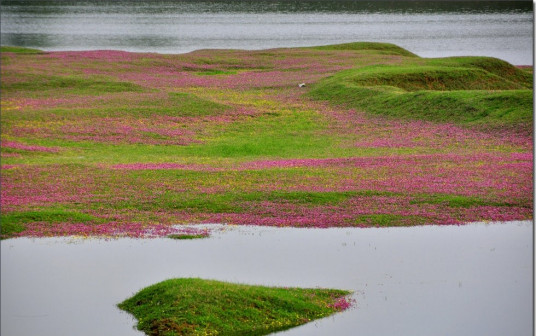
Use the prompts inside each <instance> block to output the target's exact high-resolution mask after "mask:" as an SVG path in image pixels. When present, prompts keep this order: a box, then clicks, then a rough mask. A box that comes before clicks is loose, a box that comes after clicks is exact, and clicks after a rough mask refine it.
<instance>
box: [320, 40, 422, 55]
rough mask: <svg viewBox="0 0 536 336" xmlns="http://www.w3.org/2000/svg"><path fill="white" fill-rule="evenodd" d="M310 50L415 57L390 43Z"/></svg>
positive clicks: (360, 43)
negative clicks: (348, 51)
mask: <svg viewBox="0 0 536 336" xmlns="http://www.w3.org/2000/svg"><path fill="white" fill-rule="evenodd" d="M310 49H316V50H354V51H374V53H376V54H390V55H400V56H408V57H417V55H415V54H414V53H411V52H409V51H407V50H406V49H404V48H401V47H399V46H397V45H394V44H391V43H377V42H353V43H343V44H332V45H327V46H315V47H310Z"/></svg>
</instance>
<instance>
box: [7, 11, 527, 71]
mask: <svg viewBox="0 0 536 336" xmlns="http://www.w3.org/2000/svg"><path fill="white" fill-rule="evenodd" d="M1 9H2V11H1V43H2V45H16V46H26V47H34V48H40V49H44V50H95V49H119V50H127V51H140V52H159V53H185V52H189V51H193V50H197V49H207V48H211V49H221V48H224V49H229V48H234V49H249V50H253V49H266V48H276V47H296V46H311V45H326V44H335V43H345V42H355V41H377V42H391V43H395V44H397V45H400V46H401V47H404V48H406V49H408V50H410V51H412V52H414V53H416V54H418V55H419V56H422V57H445V56H456V55H481V56H493V57H498V58H501V59H504V60H506V61H508V62H510V63H512V64H520V65H530V64H532V62H533V60H532V58H533V57H532V51H533V44H532V43H533V26H532V23H533V12H532V3H531V2H528V1H524V2H512V1H510V2H383V1H382V2H367V1H349V0H317V1H312V0H302V1H291V0H272V1H267V0H259V1H247V0H242V1H230V0H228V1H186V0H183V1H170V0H164V1H150V0H137V1H136V0H131V1H101V0H87V1H68V0H53V1H46V2H43V1H42V0H27V1H2V8H1Z"/></svg>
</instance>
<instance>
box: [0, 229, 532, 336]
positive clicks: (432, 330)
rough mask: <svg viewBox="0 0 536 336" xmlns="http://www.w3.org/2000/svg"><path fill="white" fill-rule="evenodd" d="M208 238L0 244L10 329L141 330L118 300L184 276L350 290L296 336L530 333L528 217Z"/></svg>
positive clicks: (29, 332) (9, 332)
mask: <svg viewBox="0 0 536 336" xmlns="http://www.w3.org/2000/svg"><path fill="white" fill-rule="evenodd" d="M217 227H218V229H215V230H214V231H213V234H212V236H211V237H210V238H207V239H201V240H192V241H185V240H172V239H165V238H161V239H145V240H144V239H138V240H135V239H116V240H102V239H101V240H98V239H90V240H82V239H73V238H45V239H28V238H17V239H9V240H5V241H2V243H1V265H2V272H1V320H2V324H1V334H2V335H3V336H33V335H40V336H62V335H65V336H68V335H77V336H86V335H87V336H95V335H115V336H128V335H132V336H134V335H142V334H141V333H139V332H138V331H136V330H134V329H133V326H134V325H135V321H134V320H133V319H132V317H131V316H130V315H129V314H127V313H124V312H122V311H120V310H119V309H118V308H116V306H115V305H116V304H117V303H119V302H121V301H123V300H125V299H126V298H128V297H130V296H132V295H133V294H134V293H135V292H137V291H138V290H140V289H142V288H144V287H146V286H149V285H152V284H155V283H157V282H160V281H163V280H165V279H169V278H177V277H200V278H205V279H216V280H222V281H230V282H235V283H248V284H258V285H270V286H288V287H292V286H299V287H325V288H340V289H349V290H352V291H354V294H353V299H354V300H355V304H354V306H353V308H350V309H349V310H347V311H345V312H343V313H339V314H335V315H333V316H332V317H328V318H325V319H322V320H318V321H315V322H312V323H309V324H306V325H304V326H302V327H298V328H295V329H291V330H289V331H286V332H283V333H281V334H284V335H286V336H290V335H341V336H345V335H367V336H375V335H378V336H380V335H381V336H383V335H412V336H421V335H423V336H424V335H426V336H429V335H439V336H441V335H445V336H446V335H457V336H464V335H467V336H474V335H486V336H495V335H497V336H504V335H517V336H524V335H527V336H529V335H532V325H533V324H532V323H533V278H532V276H533V254H532V246H533V241H532V237H533V235H532V233H533V224H532V222H530V221H522V222H508V223H488V224H484V223H475V224H467V225H462V226H423V227H403V228H370V229H360V228H332V229H297V228H268V227H247V226H217Z"/></svg>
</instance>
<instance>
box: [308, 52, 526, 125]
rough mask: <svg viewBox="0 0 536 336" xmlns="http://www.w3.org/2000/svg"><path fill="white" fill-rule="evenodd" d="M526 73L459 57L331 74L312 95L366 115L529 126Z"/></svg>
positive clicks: (494, 62)
mask: <svg viewBox="0 0 536 336" xmlns="http://www.w3.org/2000/svg"><path fill="white" fill-rule="evenodd" d="M529 88H532V78H531V77H530V75H528V74H527V73H526V72H524V71H522V70H519V69H517V68H515V67H514V66H512V65H510V64H508V63H506V62H504V61H500V60H496V59H493V58H485V57H459V58H448V59H431V60H420V62H419V63H407V64H405V65H403V66H391V65H376V66H369V67H364V68H356V69H350V70H345V71H341V72H338V73H336V74H335V75H333V76H331V77H329V78H327V79H324V80H322V81H320V82H319V83H318V84H317V85H315V86H314V87H313V89H312V90H311V91H310V95H311V96H312V97H313V98H316V99H321V100H327V101H330V102H331V103H335V104H343V105H346V106H348V107H350V108H355V109H359V110H363V111H366V112H369V113H372V114H379V115H387V116H390V117H395V118H404V119H423V120H428V121H436V122H454V123H458V124H462V125H480V126H482V125H486V127H491V128H499V127H502V126H520V128H522V129H525V130H530V129H531V128H532V115H533V93H532V90H530V89H529Z"/></svg>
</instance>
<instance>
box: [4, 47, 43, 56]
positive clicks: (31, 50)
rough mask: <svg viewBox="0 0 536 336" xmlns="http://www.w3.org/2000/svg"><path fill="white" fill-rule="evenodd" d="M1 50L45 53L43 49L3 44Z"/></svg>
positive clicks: (19, 52)
mask: <svg viewBox="0 0 536 336" xmlns="http://www.w3.org/2000/svg"><path fill="white" fill-rule="evenodd" d="M0 52H10V53H17V54H41V53H43V51H42V50H39V49H31V48H23V47H12V46H1V47H0Z"/></svg>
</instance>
